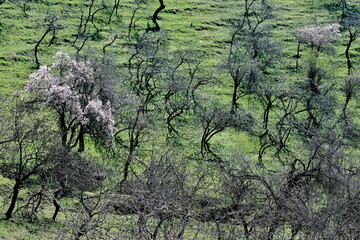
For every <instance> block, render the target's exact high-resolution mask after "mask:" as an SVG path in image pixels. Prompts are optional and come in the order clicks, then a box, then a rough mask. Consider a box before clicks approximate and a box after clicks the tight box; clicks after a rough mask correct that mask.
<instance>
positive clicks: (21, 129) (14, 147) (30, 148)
mask: <svg viewBox="0 0 360 240" xmlns="http://www.w3.org/2000/svg"><path fill="white" fill-rule="evenodd" d="M2 111H7V112H5V113H4V115H2V123H3V124H2V134H1V136H2V140H1V141H0V143H1V145H0V151H1V153H0V156H1V174H2V175H3V176H5V177H8V178H10V179H13V180H14V182H15V183H14V186H13V189H12V194H11V200H10V204H9V207H8V209H7V211H6V214H5V219H10V218H11V217H12V214H13V211H14V209H15V207H16V204H17V201H18V195H19V192H20V190H21V189H22V188H23V187H24V186H25V185H26V184H27V182H28V181H29V179H30V178H31V177H33V176H35V175H38V174H39V173H40V171H41V170H42V169H43V168H46V167H47V164H48V163H49V162H50V159H49V158H48V155H49V153H50V152H51V151H52V150H53V148H54V147H55V146H56V139H55V138H54V133H53V132H52V131H51V130H50V129H51V126H50V124H51V121H50V120H49V118H48V116H46V115H45V114H41V113H40V112H37V113H36V114H35V113H31V112H29V111H28V110H27V109H26V106H25V105H24V104H23V103H21V102H17V103H15V107H11V108H7V109H2ZM36 208H37V207H36Z"/></svg>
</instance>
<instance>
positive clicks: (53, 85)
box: [25, 52, 114, 152]
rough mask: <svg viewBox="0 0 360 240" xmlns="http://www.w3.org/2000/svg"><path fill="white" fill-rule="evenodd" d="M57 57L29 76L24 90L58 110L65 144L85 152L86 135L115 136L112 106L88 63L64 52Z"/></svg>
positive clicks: (36, 100) (69, 147)
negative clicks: (49, 65)
mask: <svg viewBox="0 0 360 240" xmlns="http://www.w3.org/2000/svg"><path fill="white" fill-rule="evenodd" d="M54 58H55V63H54V64H53V65H52V66H51V67H48V66H41V67H40V69H39V70H38V72H35V73H33V74H31V75H30V80H29V81H28V82H27V84H26V86H25V90H26V91H27V92H29V93H30V94H31V96H32V97H33V98H34V101H35V102H40V103H43V104H45V105H46V106H47V107H49V108H50V109H52V110H54V111H55V112H56V114H57V117H58V124H59V129H60V133H61V138H62V145H63V146H64V147H66V148H68V149H71V148H74V147H76V146H78V151H79V152H82V151H84V148H85V141H84V136H85V134H89V135H91V136H96V138H104V137H105V138H108V137H111V136H112V135H113V125H114V120H113V114H112V108H111V105H110V102H109V101H107V102H104V100H102V99H101V96H100V93H101V91H102V89H101V86H100V84H98V83H99V81H97V77H96V74H95V72H94V70H93V69H92V68H91V67H89V66H88V65H89V64H88V63H86V62H79V61H75V60H72V59H71V58H70V57H69V55H68V54H66V53H62V52H58V53H57V54H56V55H55V57H54ZM95 140H99V139H95Z"/></svg>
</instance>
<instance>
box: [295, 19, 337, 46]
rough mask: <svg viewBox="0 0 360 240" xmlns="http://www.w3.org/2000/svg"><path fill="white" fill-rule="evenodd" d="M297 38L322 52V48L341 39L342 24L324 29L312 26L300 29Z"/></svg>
mask: <svg viewBox="0 0 360 240" xmlns="http://www.w3.org/2000/svg"><path fill="white" fill-rule="evenodd" d="M295 35H296V37H297V39H298V41H299V42H301V43H305V44H308V45H310V46H311V47H312V48H316V49H317V50H318V51H320V50H321V48H322V46H323V45H324V44H326V43H328V42H331V41H334V40H335V39H336V38H338V37H340V36H341V34H340V24H338V23H333V24H330V25H327V26H324V27H319V26H312V27H304V28H300V29H298V31H297V32H296V34H295Z"/></svg>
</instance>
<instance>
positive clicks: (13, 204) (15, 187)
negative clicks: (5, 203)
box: [5, 179, 21, 220]
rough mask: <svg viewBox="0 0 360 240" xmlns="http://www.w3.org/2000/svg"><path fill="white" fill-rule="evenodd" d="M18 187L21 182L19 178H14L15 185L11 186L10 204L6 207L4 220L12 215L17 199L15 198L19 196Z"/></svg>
mask: <svg viewBox="0 0 360 240" xmlns="http://www.w3.org/2000/svg"><path fill="white" fill-rule="evenodd" d="M20 188H21V182H20V180H18V179H16V180H15V185H14V187H13V192H12V198H11V202H10V206H9V208H8V210H7V212H6V214H5V219H6V220H9V219H10V218H11V217H12V214H13V211H14V209H15V205H16V201H17V198H18V196H19V191H20Z"/></svg>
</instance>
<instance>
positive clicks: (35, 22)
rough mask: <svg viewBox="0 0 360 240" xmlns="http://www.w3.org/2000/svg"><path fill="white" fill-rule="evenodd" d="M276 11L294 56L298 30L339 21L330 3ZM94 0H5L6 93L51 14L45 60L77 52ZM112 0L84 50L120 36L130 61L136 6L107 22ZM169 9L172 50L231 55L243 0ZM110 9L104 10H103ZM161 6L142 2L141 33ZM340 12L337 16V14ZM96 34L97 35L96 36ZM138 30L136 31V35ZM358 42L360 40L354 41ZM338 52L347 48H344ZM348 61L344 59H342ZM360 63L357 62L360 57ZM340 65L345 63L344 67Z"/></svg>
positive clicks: (128, 4)
mask: <svg viewBox="0 0 360 240" xmlns="http://www.w3.org/2000/svg"><path fill="white" fill-rule="evenodd" d="M269 3H270V4H271V6H273V7H274V9H275V16H274V19H273V20H272V21H271V25H272V27H273V28H274V37H275V38H276V39H277V40H278V41H280V42H281V43H282V44H284V47H285V49H284V52H285V54H286V55H287V57H288V58H290V57H291V56H292V55H293V54H294V53H295V51H296V50H295V49H296V43H295V42H294V41H293V40H294V37H293V32H294V31H295V30H296V29H297V28H299V27H303V26H309V25H313V24H315V23H316V24H320V25H321V24H326V23H332V22H334V21H336V20H335V19H334V18H335V17H333V16H331V15H330V14H329V11H327V9H326V8H325V7H324V6H325V5H326V4H329V3H327V2H326V1H310V0H309V1H303V2H298V1H290V0H287V1H276V0H274V1H272V2H269ZM89 4H90V1H68V2H63V1H60V2H59V1H53V0H49V1H5V2H4V3H3V4H2V5H1V7H0V11H1V18H0V24H1V25H0V26H1V32H0V36H1V49H0V53H1V56H0V60H1V62H0V64H1V65H0V67H1V68H0V74H1V75H0V79H1V83H0V85H1V91H2V92H3V93H7V94H9V93H11V92H13V91H14V90H16V89H19V88H21V86H22V84H23V83H24V82H25V81H26V80H27V76H28V75H29V74H30V73H31V72H33V71H34V69H33V67H35V57H34V48H35V45H36V43H37V42H38V41H39V40H40V39H41V37H42V35H43V34H44V33H45V31H46V29H47V25H48V24H49V18H52V17H54V18H55V19H56V23H55V25H56V26H55V27H56V28H57V30H56V39H55V41H54V43H53V44H51V46H49V43H50V40H51V38H52V33H49V34H48V35H47V36H46V37H45V39H44V40H43V42H42V43H41V44H40V46H39V59H40V63H41V64H49V63H50V62H51V60H50V59H51V57H52V56H53V55H54V54H55V53H56V52H58V51H64V52H69V53H72V54H73V53H75V52H76V51H77V48H79V47H80V46H81V44H82V40H83V38H82V39H80V40H79V41H78V42H77V43H76V44H73V42H74V40H75V37H76V34H77V30H78V24H79V23H80V17H81V14H84V21H85V18H86V17H87V15H88V13H89V9H88V6H89ZM112 4H113V1H104V2H100V1H94V6H93V8H92V10H91V11H92V12H91V13H94V12H95V11H96V10H99V9H101V10H99V11H98V12H97V13H96V15H94V21H95V24H96V27H97V28H99V32H98V33H96V30H95V29H94V25H92V24H91V23H89V24H88V29H87V30H86V34H88V35H91V37H90V39H89V40H87V44H86V45H85V47H84V48H83V51H86V49H87V48H89V47H90V48H92V49H96V50H95V51H96V52H98V53H101V50H102V47H103V46H104V45H106V44H107V43H109V42H110V41H112V40H113V39H114V36H116V35H117V34H118V35H119V40H116V41H115V43H114V44H113V45H112V46H111V47H110V48H109V49H108V51H109V52H115V53H116V54H117V56H118V57H119V61H126V56H124V52H123V51H122V47H121V45H122V44H126V41H127V37H126V36H127V35H128V34H127V31H128V26H129V24H130V21H131V16H132V14H133V12H134V11H135V9H136V8H137V6H136V5H135V4H134V3H133V2H132V1H121V3H120V7H119V10H118V14H117V15H114V17H113V18H112V20H111V23H110V24H108V23H107V22H108V18H109V17H108V16H109V12H111V10H112ZM165 4H166V9H165V10H163V11H162V12H161V16H160V17H161V19H160V20H159V23H160V25H161V29H162V32H164V33H166V34H167V36H168V40H169V41H168V44H169V45H170V46H171V48H172V49H182V48H188V47H190V48H193V49H200V50H202V51H204V52H206V54H207V55H209V58H208V60H209V61H210V62H211V65H213V66H216V64H217V63H219V62H221V61H223V60H224V59H225V58H226V54H227V51H228V48H229V45H228V44H227V43H229V41H230V39H231V32H232V23H234V22H236V20H237V19H238V18H239V17H240V14H241V13H242V11H243V9H242V3H241V1H231V0H229V1H195V0H192V1H178V0H174V1H170V2H165ZM351 4H352V5H357V4H359V2H358V0H354V1H351ZM104 7H105V8H104ZM157 7H158V3H157V2H156V1H149V3H148V4H142V5H141V6H140V7H139V9H138V10H137V11H136V14H135V17H134V19H133V21H134V22H135V21H136V26H137V29H136V31H138V32H140V33H141V32H142V31H144V30H145V29H146V28H147V24H151V21H150V20H149V17H150V16H151V15H152V13H153V12H154V10H155V9H156V8H157ZM334 15H335V14H334ZM95 33H96V34H95ZM132 34H134V33H132ZM355 44H358V43H355ZM338 51H340V52H343V51H344V47H339V48H338ZM357 52H358V45H357V46H354V47H353V48H352V53H353V55H354V58H357V59H358V58H359V56H358V53H357ZM341 61H343V60H341ZM356 61H358V60H356ZM339 67H341V66H339Z"/></svg>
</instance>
